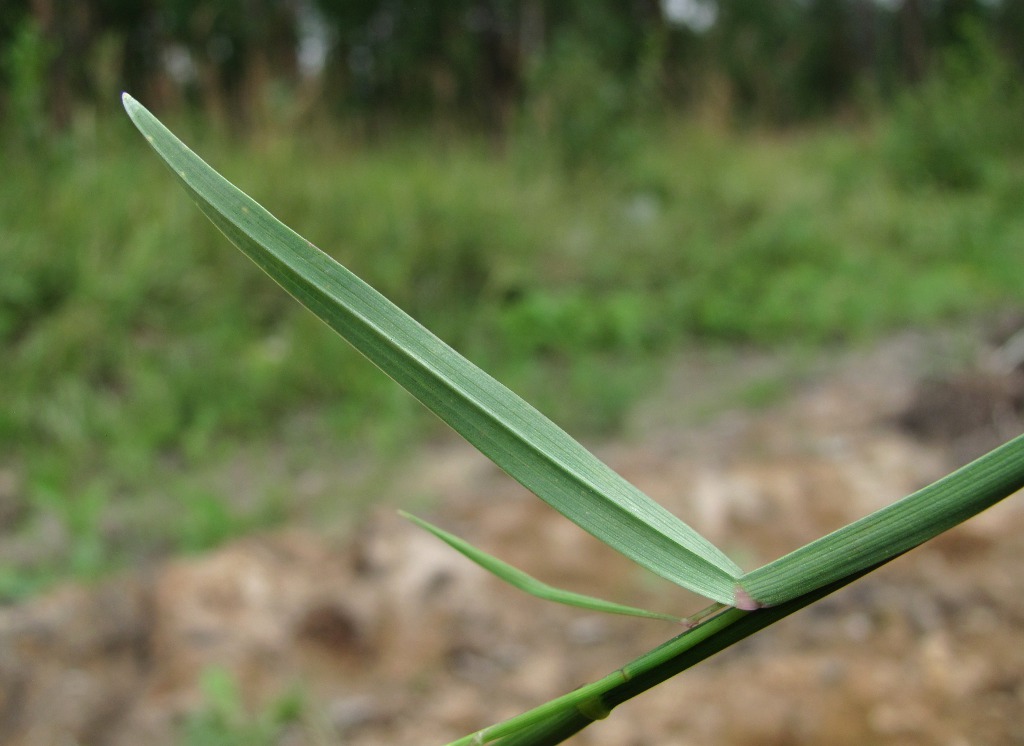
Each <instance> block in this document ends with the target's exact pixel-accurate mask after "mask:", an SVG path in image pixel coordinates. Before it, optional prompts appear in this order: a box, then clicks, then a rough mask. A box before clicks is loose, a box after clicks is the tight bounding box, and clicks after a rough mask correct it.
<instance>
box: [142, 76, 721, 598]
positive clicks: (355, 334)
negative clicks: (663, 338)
mask: <svg viewBox="0 0 1024 746" xmlns="http://www.w3.org/2000/svg"><path fill="white" fill-rule="evenodd" d="M123 100H124V105H125V109H126V110H127V112H128V115H129V116H130V117H131V119H132V121H133V122H134V123H135V125H136V127H138V129H139V130H140V131H141V132H142V134H143V135H144V136H145V137H146V139H147V140H148V141H149V143H150V145H152V146H153V148H154V150H156V152H157V153H158V154H159V155H160V156H161V157H162V158H163V159H164V160H165V161H166V162H167V164H168V165H169V166H170V167H171V169H172V170H173V171H174V172H175V174H177V176H178V177H179V178H180V179H181V181H182V183H183V184H184V185H185V188H186V190H187V191H188V192H189V194H190V195H191V196H192V198H193V199H194V200H195V202H196V204H197V205H198V206H199V208H200V209H201V210H202V211H203V212H204V213H205V214H206V216H207V217H208V218H209V219H210V220H211V221H212V222H213V223H214V225H216V226H217V228H218V229H220V231H221V232H223V233H224V235H225V236H227V237H228V239H229V240H231V242H232V243H234V244H235V245H236V246H237V247H238V248H239V249H241V251H242V252H243V253H245V254H246V255H247V256H248V257H249V258H250V259H252V260H253V261H254V262H255V263H256V264H257V265H259V266H260V267H261V268H262V269H263V270H264V271H265V272H266V273H267V274H269V275H270V276H271V277H272V278H273V279H274V280H275V281H277V282H278V283H279V284H280V285H281V286H282V287H283V288H284V289H285V290H287V291H288V292H289V293H290V294H291V295H292V296H294V297H295V298H296V299H297V300H298V301H299V302H301V303H302V304H304V305H305V306H306V307H307V308H309V309H310V310H311V311H312V312H313V313H314V314H316V315H317V316H318V317H319V318H320V319H322V320H323V321H324V322H326V323H327V324H328V325H329V326H330V327H331V328H332V329H334V330H335V331H336V332H338V333H339V334H340V335H341V336H342V337H344V338H345V339H346V340H348V342H349V343H350V344H351V345H352V346H353V347H355V348H356V349H357V350H358V351H359V352H361V353H362V354H363V355H365V356H366V357H367V358H369V359H370V360H371V361H372V362H373V363H374V364H375V365H377V366H378V367H379V368H380V369H381V370H383V371H384V372H385V373H387V374H388V375H389V376H391V378H393V379H394V380H395V381H396V382H398V383H399V384H400V385H402V386H403V387H404V388H406V389H407V390H408V391H409V392H410V393H412V394H413V396H415V397H416V398H417V399H419V400H420V401H421V402H422V403H423V404H424V405H426V406H427V407H428V408H429V409H430V410H432V411H433V412H434V413H435V414H436V415H437V416H438V417H440V418H441V419H442V420H444V421H445V422H446V423H448V424H449V425H450V426H451V427H452V428H454V429H455V430H456V431H457V432H459V433H460V434H461V435H462V436H463V437H465V438H466V439H467V440H468V441H469V442H470V443H472V444H473V445H474V446H476V447H477V448H478V449H479V450H480V451H481V452H483V453H484V454H485V455H486V456H487V457H488V458H490V459H491V460H492V461H494V463H496V464H497V465H498V466H499V467H501V468H502V469H503V470H504V471H506V472H507V473H508V474H509V475H511V476H512V477H513V478H515V479H516V480H517V481H519V482H520V483H521V484H523V486H525V487H526V488H527V489H529V490H531V491H532V492H533V493H534V494H536V495H537V496H539V497H541V498H542V499H543V500H545V501H546V502H547V503H548V504H550V505H551V506H552V507H554V508H555V509H556V510H558V511H559V512H560V513H562V514H563V515H564V516H566V517H567V518H569V519H570V520H571V521H573V522H574V523H576V524H577V525H579V526H580V527H581V528H583V529H584V530H586V531H588V532H590V533H591V534H593V535H594V536H596V537H597V538H598V539H600V540H601V541H603V542H605V543H606V544H608V545H609V546H611V547H613V548H614V549H617V550H618V551H619V552H621V553H622V554H624V555H626V556H627V557H629V558H630V559H632V560H634V561H635V562H637V563H638V564H640V565H641V566H643V567H645V568H647V569H649V570H651V571H652V572H654V573H656V574H658V575H661V576H662V577H664V578H666V579H668V580H670V581H672V582H675V583H677V584H679V585H681V586H683V587H684V588H688V589H690V590H692V591H694V592H696V593H699V594H701V595H703V596H706V597H708V598H712V599H714V600H715V601H719V602H721V603H727V604H731V603H732V602H733V595H734V590H735V582H736V578H737V577H738V576H739V575H740V574H741V570H740V569H739V568H738V567H737V566H736V564H735V563H733V562H732V561H731V560H730V559H729V558H728V557H726V556H725V554H723V553H722V552H721V551H720V550H719V549H718V548H717V547H715V546H714V545H713V544H711V543H710V542H709V541H707V540H706V539H705V538H704V537H702V536H701V535H700V534H698V533H697V532H696V531H694V530H693V529H692V528H690V527H689V526H687V525H686V524H685V523H683V522H682V521H681V520H679V519H678V518H677V517H676V516H674V515H672V514H671V513H669V512H668V511H667V510H665V509H664V508H663V507H661V506H660V505H658V504H657V503H655V502H654V501H653V500H651V499H650V498H649V497H647V496H646V495H644V494H643V493H642V492H640V490H638V489H637V488H636V487H634V486H633V485H631V484H629V483H628V482H627V481H626V480H624V479H623V478H622V477H620V476H619V475H618V474H616V473H615V472H614V471H613V470H612V469H610V468H609V467H608V466H606V465H605V464H604V463H602V462H601V461H600V460H599V459H597V458H596V457H595V456H593V455H592V454H591V453H590V452H589V451H587V450H586V449H585V448H583V447H582V446H581V445H579V444H578V443H577V442H576V441H575V440H573V439H572V438H571V437H570V436H569V435H568V434H567V433H565V432H564V431H563V430H561V429H560V428H559V427H558V426H557V425H555V424H554V423H552V422H551V421H550V420H548V419H547V418H546V417H544V416H543V415H542V414H540V413H539V412H538V411H537V410H536V409H534V408H533V407H531V406H530V405H529V404H527V403H526V402H524V401H523V400H522V399H521V398H519V397H518V396H516V395H515V394H513V393H512V392H511V391H509V390H508V389H507V388H505V387H504V386H502V385H501V384H500V383H498V382H497V381H495V380H494V379H493V378H491V377H490V376H489V375H487V374H486V373H484V372H483V371H481V370H480V369H479V368H477V367H476V366H474V365H473V364H472V363H470V362H469V361H467V360H466V359H465V358H463V357H462V356H461V355H459V354H458V353H457V352H455V351H454V350H452V349H451V348H450V347H448V346H447V345H446V344H444V342H442V341H441V340H439V339H438V338H437V337H435V336H434V335H433V334H431V333H430V332H428V331H427V330H426V329H424V328H423V327H422V326H421V325H420V324H418V323H417V322H416V321H414V320H413V319H412V318H411V317H409V316H408V315H406V314H405V313H404V312H402V311H401V310H400V309H399V308H398V307H397V306H395V305H394V304H392V303H391V302H390V301H388V300H387V299H386V298H384V296H382V295H380V294H379V293H378V292H376V291H375V290H374V289H373V288H371V287H370V286H369V285H367V284H366V283H364V282H363V281H362V280H360V279H359V278H358V277H356V276H355V275H353V274H352V273H351V272H349V271H348V270H347V269H345V268H344V267H342V266H341V265H340V264H338V263H337V262H336V261H334V260H333V259H332V258H331V257H329V256H327V255H326V254H324V253H323V252H321V251H320V250H319V249H317V248H316V247H315V246H313V244H311V243H310V242H308V241H306V240H305V239H304V238H302V237H301V236H299V235H298V234H297V233H295V232H294V231H292V230H291V229H290V228H288V227H287V226H285V225H284V224H282V223H281V222H280V221H278V220H277V219H276V218H275V217H274V216H273V215H271V214H270V213H269V212H268V211H267V210H265V209H264V208H263V207H261V206H260V205H259V204H257V203H256V202H255V201H254V200H253V199H251V198H250V197H249V196H248V195H246V194H244V193H243V192H241V191H240V190H239V189H237V188H236V187H235V186H233V185H232V184H231V183H230V182H228V181H227V180H226V179H224V178H223V177H222V176H221V175H220V174H218V173H217V172H216V171H214V170H213V169H212V168H211V167H210V166H208V165H207V164H206V163H205V162H204V161H203V160H202V159H200V158H199V157H198V156H197V155H196V154H195V153H193V152H192V151H191V150H189V149H188V148H187V147H186V146H185V145H184V144H183V143H182V142H181V141H180V140H178V139H177V138H176V137H175V136H174V135H173V134H172V133H171V132H170V131H169V130H168V129H167V128H166V127H164V126H163V125H162V124H161V123H160V122H159V121H158V120H157V119H156V117H154V116H153V115H152V114H150V113H149V111H147V110H146V109H145V108H144V107H143V106H142V105H141V104H139V103H138V102H137V101H135V100H134V99H133V98H131V96H129V95H127V94H125V95H124V96H123Z"/></svg>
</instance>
